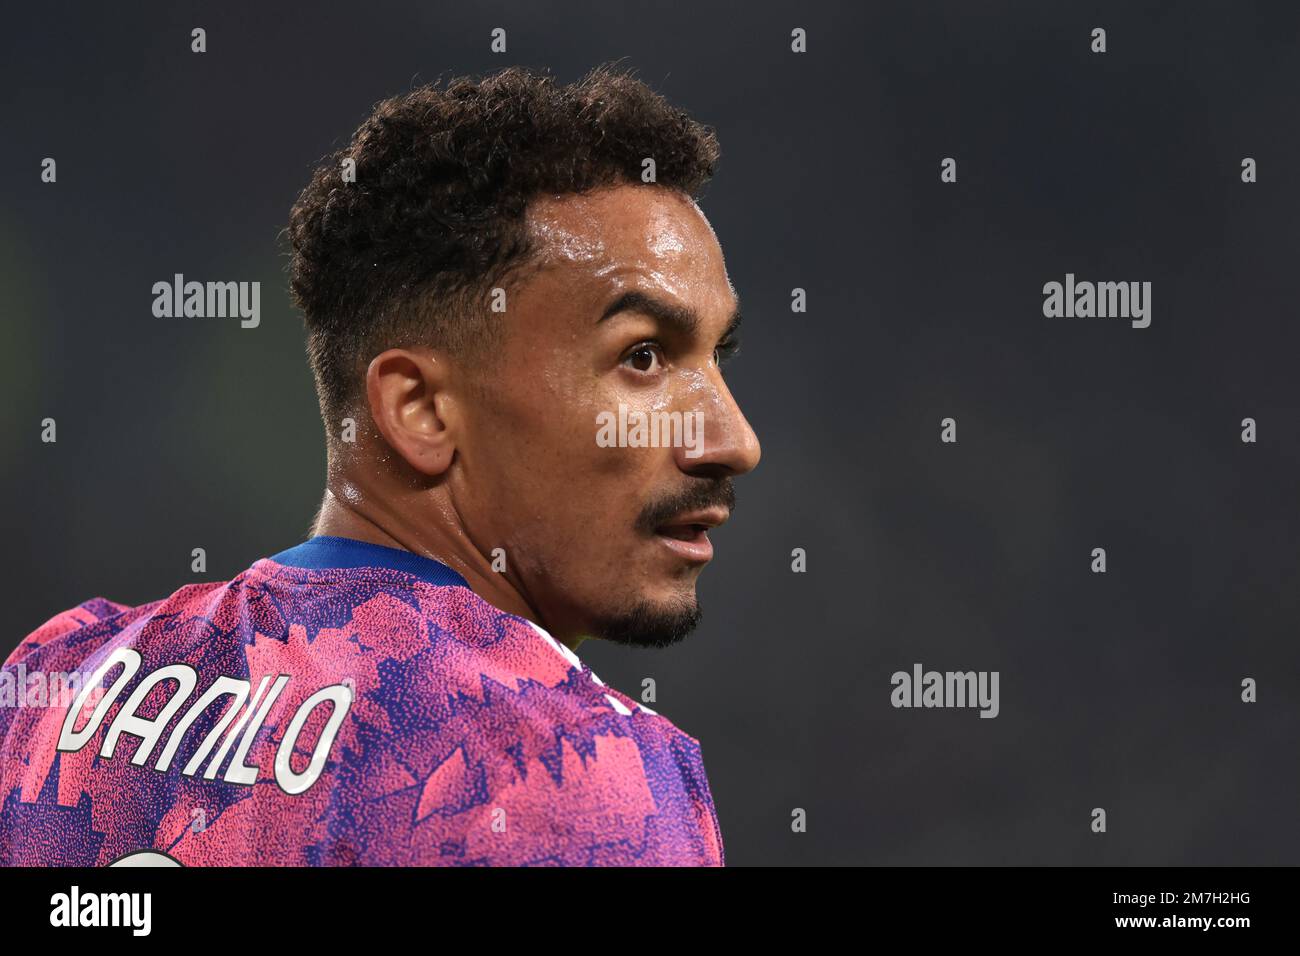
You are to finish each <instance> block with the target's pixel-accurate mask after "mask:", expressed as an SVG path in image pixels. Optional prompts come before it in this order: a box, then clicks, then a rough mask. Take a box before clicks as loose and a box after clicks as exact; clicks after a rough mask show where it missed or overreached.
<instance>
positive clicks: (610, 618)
mask: <svg viewBox="0 0 1300 956" xmlns="http://www.w3.org/2000/svg"><path fill="white" fill-rule="evenodd" d="M702 617H703V612H701V610H700V605H699V602H698V601H692V602H691V603H690V604H684V603H683V604H670V605H666V606H665V605H663V604H651V603H650V602H648V601H641V602H638V603H637V604H634V605H632V607H630V608H628V609H627V610H625V611H623V612H622V613H619V614H611V615H606V616H602V617H600V618H598V619H597V620H596V622H595V624H593V626H592V629H591V632H592V636H593V637H598V638H602V639H604V640H606V641H612V642H613V643H615V644H623V645H626V646H628V647H669V646H671V645H673V644H676V643H678V642H679V641H681V640H683V639H685V637H686V635H687V634H689V633H691V631H693V630H695V628H696V626H697V625H698V624H699V623H700V619H701V618H702Z"/></svg>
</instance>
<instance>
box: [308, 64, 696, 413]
mask: <svg viewBox="0 0 1300 956" xmlns="http://www.w3.org/2000/svg"><path fill="white" fill-rule="evenodd" d="M718 154H719V150H718V143H717V138H716V136H715V134H714V131H713V130H712V129H711V128H709V127H707V126H703V125H701V124H700V123H698V122H696V121H695V120H693V119H691V118H690V116H688V115H687V114H686V113H685V112H683V111H681V110H678V109H676V108H674V107H673V106H672V105H671V104H669V103H668V102H667V101H666V100H665V99H664V98H663V97H662V96H660V95H659V94H658V93H656V92H654V91H653V90H651V89H650V88H649V87H648V86H646V85H645V84H644V83H643V82H641V81H640V80H638V79H635V78H633V77H632V76H631V75H630V74H628V73H626V72H622V71H620V70H618V69H616V68H615V67H613V66H612V65H610V64H605V65H602V66H599V67H596V68H595V69H594V70H592V71H591V72H590V73H589V74H587V75H586V76H585V77H583V78H582V79H581V80H579V81H577V82H576V83H572V84H569V85H561V84H557V83H556V82H555V80H554V79H553V78H552V77H550V76H548V75H545V74H538V73H535V72H533V71H531V70H528V69H525V68H522V67H510V68H508V69H504V70H502V71H500V72H498V73H494V74H492V75H489V76H486V77H483V78H481V79H477V80H476V79H474V78H471V77H458V78H455V79H452V80H449V81H448V82H447V84H446V87H445V89H439V88H438V87H437V85H436V84H433V85H428V86H423V87H420V88H418V89H415V90H412V91H411V92H409V93H405V94H402V95H400V96H396V97H393V98H391V99H387V100H384V101H383V102H381V103H379V104H378V105H377V106H376V107H375V108H374V111H373V112H372V113H371V115H370V117H369V118H368V119H367V120H366V121H365V122H364V123H362V124H361V127H360V128H359V129H358V130H357V131H356V133H355V134H353V136H352V140H351V143H350V144H349V145H348V146H347V147H346V148H344V149H342V150H339V151H337V152H335V153H333V154H332V155H330V156H328V157H326V158H325V159H324V160H322V161H321V164H320V165H319V166H318V167H317V169H316V170H315V172H314V174H313V175H312V178H311V182H310V183H308V185H307V188H306V189H304V190H303V192H302V195H301V196H299V198H298V201H297V202H296V203H295V204H294V206H293V210H292V212H291V213H290V218H289V228H288V233H289V239H290V242H291V244H292V260H291V263H290V289H291V290H292V293H293V297H294V300H295V302H296V304H297V305H298V307H299V308H300V309H301V310H302V312H303V316H304V321H305V324H306V327H307V333H308V346H307V351H308V356H309V358H310V360H311V366H312V372H313V374H314V375H315V377H316V387H317V391H318V392H319V394H320V401H321V411H322V413H323V414H324V415H325V418H326V420H327V421H334V420H336V419H337V417H338V416H339V415H341V414H343V412H344V409H346V408H347V407H348V406H349V404H350V403H351V402H352V401H354V400H355V398H356V396H357V395H359V394H360V392H361V383H362V381H363V378H364V369H365V367H366V365H368V364H369V361H370V359H371V358H372V357H374V356H375V355H377V354H378V353H379V352H381V351H383V350H384V349H386V348H393V347H399V346H403V345H412V344H417V343H423V344H428V345H433V346H436V347H439V348H444V349H447V350H449V351H451V352H452V353H454V354H461V355H463V354H466V353H468V354H478V355H482V354H483V352H484V350H485V349H487V348H488V347H489V346H490V343H491V342H492V341H494V334H493V330H494V329H496V328H497V327H498V326H499V323H494V322H488V321H484V319H485V316H486V314H487V313H488V311H489V295H490V292H491V289H492V288H494V287H505V286H506V285H507V284H508V283H509V282H510V281H512V280H514V279H516V278H518V277H519V274H520V270H521V268H522V267H523V266H524V265H526V264H527V263H528V262H529V261H530V258H531V257H532V256H533V253H534V252H535V251H536V250H534V249H533V248H531V244H530V241H529V237H528V235H527V234H526V230H525V229H524V223H525V219H524V217H525V213H526V210H527V207H528V202H529V200H530V199H533V198H534V197H536V196H538V195H542V194H551V195H558V194H566V193H582V192H586V191H588V190H591V189H594V188H598V187H601V186H607V185H613V184H615V183H620V182H628V183H640V182H641V181H642V180H641V175H642V164H643V161H644V160H645V159H646V158H647V157H652V158H653V159H654V163H655V174H656V175H655V180H656V182H657V183H658V184H659V185H661V186H667V187H671V188H675V189H679V190H681V191H683V192H685V193H686V194H688V195H691V196H696V195H697V194H698V191H699V190H700V188H701V187H702V186H703V185H704V184H705V183H706V182H708V180H709V178H710V177H711V176H712V175H713V171H714V167H715V165H716V163H717V160H718ZM349 159H350V160H352V161H353V162H354V163H355V177H356V179H355V182H348V181H345V178H344V175H343V169H344V163H345V162H346V160H349Z"/></svg>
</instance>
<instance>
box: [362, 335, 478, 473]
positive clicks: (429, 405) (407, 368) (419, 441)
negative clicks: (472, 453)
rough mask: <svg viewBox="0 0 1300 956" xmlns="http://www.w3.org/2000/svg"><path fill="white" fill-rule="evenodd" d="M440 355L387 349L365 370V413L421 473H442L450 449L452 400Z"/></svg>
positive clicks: (452, 445)
mask: <svg viewBox="0 0 1300 956" xmlns="http://www.w3.org/2000/svg"><path fill="white" fill-rule="evenodd" d="M448 377H449V375H448V369H447V365H446V361H445V359H443V358H442V357H441V356H440V355H438V354H437V353H436V352H431V351H425V350H415V349H389V350H388V351H387V352H381V353H380V354H379V355H376V356H375V357H374V359H372V360H371V362H370V366H369V368H367V369H366V399H367V401H368V402H369V404H370V415H371V417H372V418H373V419H374V422H375V425H376V427H378V429H379V432H380V434H382V435H383V436H384V440H385V441H387V442H388V444H389V445H390V446H391V447H392V448H393V450H394V451H396V452H397V453H398V454H399V455H401V456H402V458H403V460H404V461H405V462H406V463H407V464H408V465H410V466H411V467H412V468H414V469H415V470H416V471H418V472H420V473H421V474H424V475H429V476H431V477H432V476H436V475H440V474H442V473H443V472H444V471H446V470H447V468H448V467H450V465H451V460H452V457H453V456H454V455H455V452H456V442H455V428H454V425H455V421H454V418H455V402H454V400H453V399H452V397H451V395H450V393H449V391H448V384H449V382H448Z"/></svg>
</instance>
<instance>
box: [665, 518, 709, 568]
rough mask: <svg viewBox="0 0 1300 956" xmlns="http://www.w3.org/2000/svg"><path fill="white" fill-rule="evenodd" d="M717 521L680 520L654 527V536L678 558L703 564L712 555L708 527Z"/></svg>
mask: <svg viewBox="0 0 1300 956" xmlns="http://www.w3.org/2000/svg"><path fill="white" fill-rule="evenodd" d="M718 523H719V522H717V521H710V522H703V521H682V522H678V523H676V524H665V525H660V526H659V527H658V528H655V538H656V539H658V541H659V542H660V543H661V544H663V545H664V546H665V547H666V548H668V550H670V551H671V552H672V553H673V554H675V555H676V556H677V557H679V558H683V559H685V560H686V561H689V562H696V563H700V564H703V563H705V562H707V561H709V560H710V559H712V557H713V542H711V541H710V540H709V528H711V527H714V526H715V525H717V524H718Z"/></svg>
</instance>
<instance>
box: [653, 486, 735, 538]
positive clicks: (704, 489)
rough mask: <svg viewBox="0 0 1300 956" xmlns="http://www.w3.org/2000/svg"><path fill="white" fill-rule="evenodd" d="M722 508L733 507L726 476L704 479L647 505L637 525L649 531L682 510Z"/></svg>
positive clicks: (733, 487) (733, 489)
mask: <svg viewBox="0 0 1300 956" xmlns="http://www.w3.org/2000/svg"><path fill="white" fill-rule="evenodd" d="M719 506H720V507H723V508H726V509H727V510H728V511H735V510H736V488H735V485H734V484H733V483H732V480H731V479H730V478H712V479H708V478H704V479H699V481H698V483H697V484H692V485H691V486H690V487H688V488H683V489H682V490H681V491H679V492H676V493H674V494H672V495H670V496H668V497H665V498H663V499H661V500H659V501H655V502H652V503H651V504H649V505H647V506H646V508H645V510H644V511H642V512H641V516H640V517H639V518H638V519H637V522H636V524H637V528H638V529H639V530H641V531H644V532H647V533H651V532H653V531H654V530H655V528H658V527H659V526H660V525H663V524H665V523H667V522H668V521H670V520H672V519H673V518H675V517H676V516H677V515H679V514H681V513H682V512H683V511H699V510H702V509H704V508H714V507H719Z"/></svg>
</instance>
